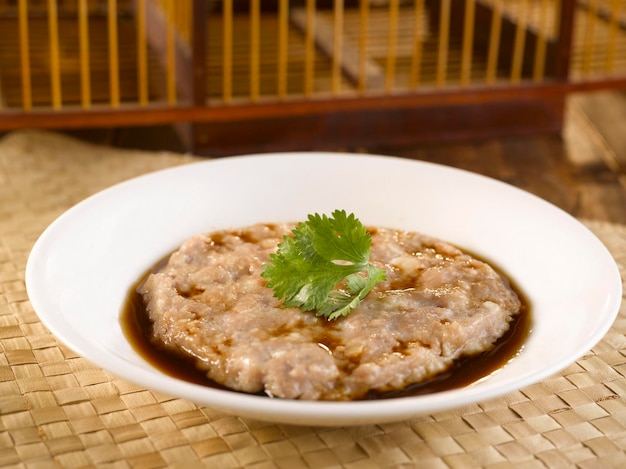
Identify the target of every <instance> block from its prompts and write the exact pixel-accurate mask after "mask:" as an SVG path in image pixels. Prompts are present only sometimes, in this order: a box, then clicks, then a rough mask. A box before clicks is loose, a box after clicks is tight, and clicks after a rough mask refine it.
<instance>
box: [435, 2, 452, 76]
mask: <svg viewBox="0 0 626 469" xmlns="http://www.w3.org/2000/svg"><path fill="white" fill-rule="evenodd" d="M440 15H441V16H440V18H439V48H438V51H437V78H436V83H435V84H436V86H437V87H441V86H443V85H445V84H446V77H447V73H448V52H449V50H448V49H449V43H450V0H441V11H440Z"/></svg>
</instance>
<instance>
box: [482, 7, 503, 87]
mask: <svg viewBox="0 0 626 469" xmlns="http://www.w3.org/2000/svg"><path fill="white" fill-rule="evenodd" d="M501 32H502V0H494V2H493V13H492V16H491V27H490V31H489V50H488V52H487V73H486V77H485V81H486V82H487V84H488V85H492V84H493V83H494V82H495V80H496V76H497V74H498V56H499V54H500V38H501Z"/></svg>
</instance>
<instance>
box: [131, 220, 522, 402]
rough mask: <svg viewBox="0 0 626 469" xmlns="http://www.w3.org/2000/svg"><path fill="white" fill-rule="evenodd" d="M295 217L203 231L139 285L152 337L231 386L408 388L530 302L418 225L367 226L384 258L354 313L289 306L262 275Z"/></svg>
mask: <svg viewBox="0 0 626 469" xmlns="http://www.w3.org/2000/svg"><path fill="white" fill-rule="evenodd" d="M293 228H294V225H271V224H258V225H254V226H251V227H247V228H243V229H238V230H229V231H219V232H214V233H209V234H202V235H198V236H195V237H193V238H191V239H189V240H188V241H186V242H185V243H184V244H183V245H182V246H181V247H180V249H178V250H177V251H176V252H174V253H173V254H172V255H171V257H170V259H169V261H168V263H167V265H166V266H165V267H163V268H162V269H161V270H160V271H158V272H156V273H153V274H151V275H149V276H148V278H147V279H146V281H145V282H144V283H143V284H142V285H141V286H140V287H139V293H141V294H142V295H143V298H144V303H145V305H146V311H147V314H148V315H149V319H150V321H151V322H152V323H153V331H152V337H151V340H152V342H153V343H154V344H155V345H156V346H157V347H160V348H163V349H165V350H168V351H173V352H175V353H177V354H180V355H182V356H185V357H188V358H191V359H193V360H194V361H195V364H196V366H197V368H198V369H199V370H201V371H202V372H204V373H206V375H207V377H209V378H210V379H211V380H213V381H215V382H217V383H219V384H222V385H224V386H227V387H229V388H231V389H234V390H238V391H243V392H249V393H259V392H264V393H266V394H268V395H270V396H273V397H281V398H288V399H305V400H352V399H359V398H362V397H364V396H365V395H366V394H368V393H369V392H371V391H374V392H389V391H395V390H402V389H404V388H406V387H407V386H408V385H410V384H414V383H418V382H421V381H423V380H426V379H428V378H432V377H433V376H435V375H437V374H439V373H441V372H443V371H445V370H446V369H448V368H449V367H451V366H452V364H453V362H454V361H455V360H457V359H459V358H461V357H464V356H472V355H476V354H479V353H481V352H484V351H487V350H489V349H490V348H491V347H492V346H493V344H494V342H496V341H497V339H498V338H499V337H501V336H502V335H503V334H504V333H505V332H506V331H507V330H508V329H509V323H510V321H511V320H512V318H513V316H515V315H516V314H517V313H518V312H519V311H520V307H521V303H520V300H519V298H518V296H517V295H516V294H515V292H514V291H512V290H511V288H510V287H509V285H508V282H507V281H506V280H504V279H503V278H502V277H501V276H500V275H499V274H498V273H497V272H495V271H494V269H492V268H491V267H490V266H489V265H487V264H486V263H484V262H481V261H479V260H477V259H475V258H473V257H471V256H469V255H467V254H465V253H463V252H462V251H460V250H459V249H457V248H456V247H454V246H452V245H450V244H448V243H445V242H442V241H440V240H437V239H433V238H431V237H428V236H424V235H422V234H419V233H414V232H405V231H398V230H391V229H382V228H370V229H369V232H370V233H371V235H372V247H371V254H370V261H371V262H372V263H373V264H374V265H376V266H377V267H381V268H384V269H385V270H386V272H387V280H386V281H383V282H380V283H379V284H377V285H376V286H375V287H374V289H373V290H372V291H371V292H370V294H369V295H368V296H367V297H366V298H365V299H364V300H363V301H362V302H361V304H360V305H359V306H358V307H357V308H356V309H354V310H353V311H352V312H351V313H350V314H349V315H348V316H346V317H342V318H340V319H337V320H335V321H328V320H327V319H325V318H319V317H316V316H315V314H314V313H312V312H306V313H304V312H302V311H300V310H299V309H297V308H284V307H282V306H281V301H280V300H278V299H277V298H275V297H274V296H273V291H272V290H271V289H269V288H267V287H266V280H265V279H263V278H262V277H261V271H262V266H263V264H265V263H267V262H268V261H269V256H270V254H271V253H273V252H275V251H276V249H277V245H278V243H280V242H281V241H282V239H283V236H284V235H287V234H289V233H290V232H291V230H292V229H293Z"/></svg>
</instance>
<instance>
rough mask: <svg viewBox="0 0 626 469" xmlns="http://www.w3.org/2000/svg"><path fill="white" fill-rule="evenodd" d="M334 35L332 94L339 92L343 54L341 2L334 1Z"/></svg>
mask: <svg viewBox="0 0 626 469" xmlns="http://www.w3.org/2000/svg"><path fill="white" fill-rule="evenodd" d="M334 13H335V14H334V16H335V22H334V28H333V29H334V33H333V34H334V35H333V39H334V42H333V65H332V84H331V89H332V93H333V94H338V93H339V92H340V91H341V60H342V52H343V0H335V8H334Z"/></svg>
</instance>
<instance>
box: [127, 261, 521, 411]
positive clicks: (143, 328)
mask: <svg viewBox="0 0 626 469" xmlns="http://www.w3.org/2000/svg"><path fill="white" fill-rule="evenodd" d="M168 257H169V256H168ZM168 257H166V258H164V259H162V260H161V261H160V262H158V263H157V264H156V265H155V266H154V268H153V269H151V270H150V272H154V271H158V270H159V269H160V268H162V267H163V265H165V263H166V262H167V259H168ZM474 257H476V256H474ZM491 265H492V266H493V264H491ZM150 272H148V273H146V275H144V276H143V277H142V278H141V279H140V280H139V281H138V282H137V283H136V284H135V285H133V286H132V288H131V290H130V291H129V293H128V296H127V300H126V303H125V306H124V309H123V311H122V315H121V325H122V329H123V331H124V334H125V335H126V337H127V339H128V340H129V342H130V343H131V345H132V346H133V348H134V349H135V350H136V351H137V353H139V355H141V356H142V357H143V358H144V359H145V360H146V361H148V363H150V364H151V365H152V366H154V367H155V368H157V369H158V370H160V371H161V372H163V373H165V374H166V375H169V376H172V377H174V378H177V379H180V380H183V381H187V382H190V383H195V384H201V385H204V386H208V387H212V388H216V389H225V390H229V391H232V392H240V391H236V390H233V389H230V388H226V387H225V386H222V385H220V384H218V383H216V382H214V381H212V380H210V379H209V378H207V377H206V376H205V375H204V373H202V372H200V371H199V370H198V369H196V367H195V366H194V364H193V362H192V361H191V360H188V359H186V358H185V357H182V356H180V355H178V354H174V353H170V352H167V351H164V350H162V349H160V348H158V347H156V346H155V345H153V344H152V343H151V341H150V339H149V338H150V336H151V328H152V325H151V323H150V321H149V320H148V315H147V312H146V309H145V306H144V302H143V298H142V297H141V295H140V294H139V293H137V288H138V287H139V286H140V285H141V283H142V282H144V281H145V279H146V277H147V276H148V275H149V273H150ZM503 278H504V279H505V280H507V281H508V282H509V284H510V285H511V288H512V289H513V290H514V291H515V292H516V293H517V295H518V296H519V298H520V300H521V302H522V306H521V309H520V312H519V314H517V315H516V316H515V317H514V318H513V320H512V321H511V323H510V328H509V330H508V331H507V332H506V333H505V334H504V335H503V336H502V337H500V339H498V341H497V342H496V343H495V344H494V346H493V348H492V349H491V350H489V351H487V352H483V353H482V354H480V355H477V356H473V357H465V358H461V359H459V360H457V361H456V362H455V363H454V365H453V366H452V367H451V368H450V369H448V370H447V371H445V372H443V373H441V374H439V375H437V376H435V377H433V378H431V379H428V380H425V381H423V382H420V383H416V384H412V385H409V386H407V387H406V388H405V389H403V390H400V391H391V392H383V393H381V392H376V391H372V392H370V393H368V394H367V395H366V396H364V397H363V399H364V400H373V399H388V398H395V397H407V396H418V395H423V394H429V393H434V392H441V391H447V390H451V389H456V388H461V387H464V386H468V385H470V384H472V383H474V382H476V381H478V380H479V379H481V378H484V377H486V376H488V375H490V374H491V373H493V372H495V371H496V370H498V369H499V368H502V367H503V366H504V365H506V364H507V363H508V362H509V361H510V360H511V359H513V358H515V356H516V355H517V354H518V353H519V352H520V351H521V350H522V348H523V346H524V343H525V342H526V339H527V337H528V334H529V333H530V330H531V314H530V307H529V303H528V301H527V299H526V298H525V297H524V295H522V294H521V292H520V291H519V289H518V288H516V287H515V285H513V284H512V283H511V282H510V281H509V280H508V279H507V278H506V277H503ZM329 337H330V336H329ZM322 342H325V341H322ZM328 342H330V343H329V344H325V345H327V346H331V347H332V340H328ZM260 395H264V394H262V393H260Z"/></svg>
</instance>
